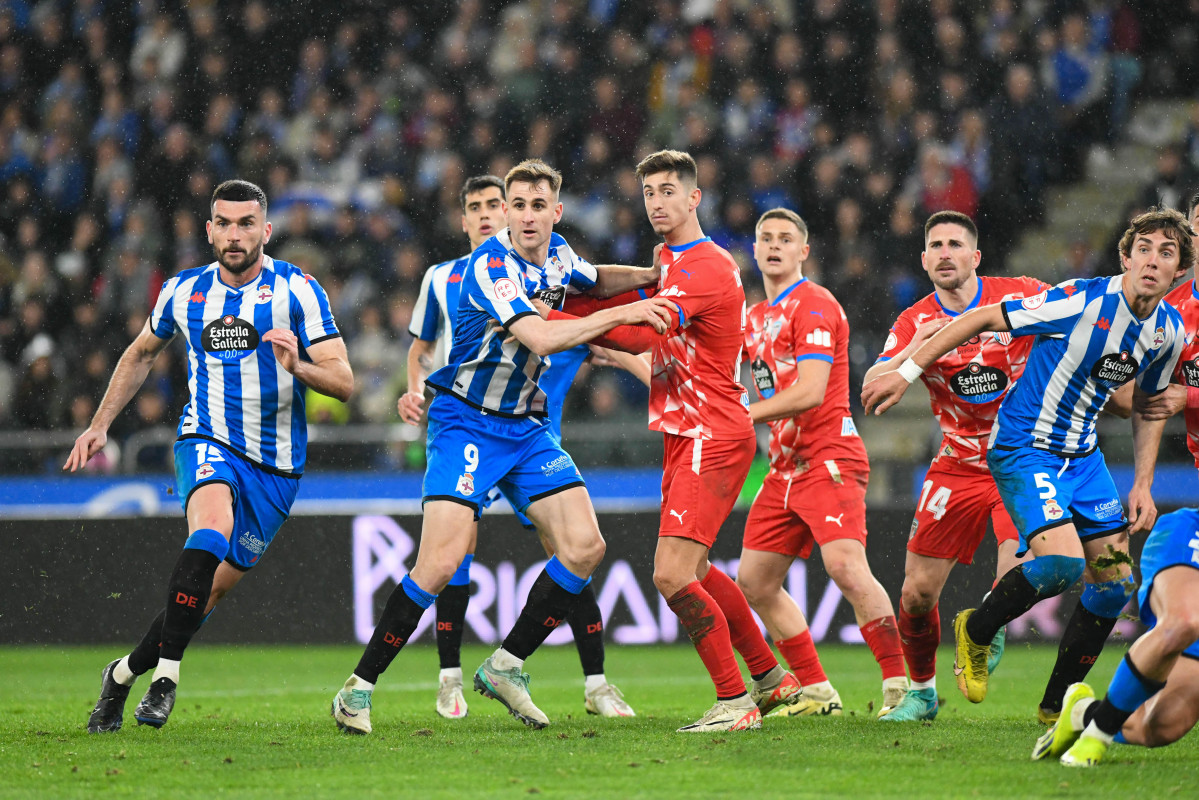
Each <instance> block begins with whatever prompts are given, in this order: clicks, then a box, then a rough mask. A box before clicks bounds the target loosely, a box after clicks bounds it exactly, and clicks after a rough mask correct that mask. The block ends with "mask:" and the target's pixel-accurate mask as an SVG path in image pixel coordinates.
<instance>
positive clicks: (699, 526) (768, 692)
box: [550, 150, 800, 733]
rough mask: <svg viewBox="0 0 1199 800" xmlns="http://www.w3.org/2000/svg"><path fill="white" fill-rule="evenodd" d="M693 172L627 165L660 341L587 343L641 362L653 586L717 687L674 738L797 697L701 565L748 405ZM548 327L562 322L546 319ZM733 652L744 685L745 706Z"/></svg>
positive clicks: (724, 275)
mask: <svg viewBox="0 0 1199 800" xmlns="http://www.w3.org/2000/svg"><path fill="white" fill-rule="evenodd" d="M696 172H697V170H696V166H695V161H694V159H692V157H691V156H690V155H688V154H687V153H683V152H680V151H677V150H661V151H658V152H656V153H652V154H651V155H649V156H647V157H646V158H645V159H643V160H642V161H641V163H640V164H638V165H637V177H638V178H639V179H640V180H641V187H642V195H643V197H644V200H645V210H646V213H647V215H648V216H649V221H650V225H651V226H652V227H653V229H654V232H655V233H657V234H658V235H660V236H662V237H663V238H664V239H665V246H663V247H661V250H660V255H659V258H660V260H661V264H662V277H661V279H660V281H659V290H658V294H657V296H656V297H655V298H654V299H655V300H659V301H661V300H662V299H665V300H666V301H668V302H669V308H670V309H671V317H670V323H669V324H670V330H669V332H667V333H666V334H665V335H655V334H652V333H650V332H646V331H644V330H641V329H638V330H629V329H627V328H621V329H618V330H616V331H613V332H612V333H611V334H610V335H609V336H601V337H598V338H597V339H596V343H597V344H600V345H603V346H606V347H612V348H615V349H619V350H623V351H625V352H630V353H636V354H640V353H642V352H645V351H646V350H650V351H652V374H651V378H650V400H649V417H650V428H651V429H653V430H657V431H661V432H662V437H663V444H664V448H665V453H664V465H663V474H662V508H661V516H660V518H659V531H658V537H659V538H658V547H657V551H656V552H655V554H654V585H655V586H657V587H658V591H659V592H661V593H662V596H663V597H664V598H666V601H667V605H668V606H669V607H670V609H671V610H672V611H673V612H674V613H675V614H677V615H678V617H679V621H680V622H681V623H682V625H683V629H684V630H686V631H687V635H688V636H689V637H690V638H691V642H692V644H693V645H695V649H696V651H698V653H699V657H700V659H701V660H702V661H703V664H704V666H705V667H706V668H707V670H708V673H709V675H710V676H711V677H712V682H713V683H714V684H715V686H716V703H715V704H714V705H713V706H712V708H711V709H709V710H708V712H707V713H706V714H704V715H703V716H702V717H701V718H700V719H699V720H697V721H696V722H694V723H692V724H690V725H684V726H683V727H681V728H679V731H680V732H687V733H705V732H709V731H729V730H746V729H751V728H760V727H761V725H762V714H763V713H769V712H770V711H772V710H773V709H775V708H777V707H779V706H781V705H784V704H787V703H790V702H794V701H795V698H796V697H797V696H798V695H799V692H800V685H799V681H798V680H796V678H795V676H794V675H792V674H791V673H790V672H788V671H786V670H784V669H783V668H782V667H781V666H780V665H779V663H778V661H777V660H776V659H775V657H774V654H773V653H772V652H771V650H770V646H769V645H768V644H766V640H765V639H764V638H763V637H762V633H761V631H759V630H758V626H757V623H756V621H755V620H754V618H753V614H752V612H751V611H750V608H749V603H748V602H746V600H745V595H744V594H743V593H742V592H741V590H740V589H739V588H738V587H737V584H736V583H735V582H734V581H733V579H732V578H730V577H729V576H728V575H726V574H725V573H724V572H722V571H720V570H719V569H717V568H716V567H715V566H713V565H712V564H711V563H710V562H709V561H708V551H709V550H710V549H711V547H712V544H713V543H714V542H715V541H716V534H717V532H718V531H719V529H720V526H721V524H722V523H723V522H724V520H725V519H726V518H727V517H728V514H729V511H731V510H732V508H733V503H735V502H736V500H737V495H738V493H739V492H740V490H741V486H742V484H744V483H745V476H746V475H747V474H748V472H749V466H750V462H751V461H752V460H753V455H754V450H755V448H756V443H755V440H754V433H753V422H752V420H751V419H750V415H749V411H748V405H749V398H748V394H747V392H746V391H745V389H744V388H743V387H742V386H741V384H740V383H738V382H737V372H738V368H739V366H740V364H741V352H742V343H743V337H744V333H745V291H744V289H743V288H742V286H741V275H740V272H739V271H738V268H737V264H736V262H734V261H733V259H732V257H731V256H729V254H728V252H727V251H725V250H723V249H722V248H720V247H718V246H717V245H715V244H714V243H713V242H712V240H711V239H709V238H708V237H706V236H704V233H703V230H702V229H701V228H700V224H699V218H698V217H697V215H696V209H697V208H698V207H699V203H700V200H701V197H702V192H701V191H700V189H699V187H698V186H697V184H696ZM643 302H649V301H643ZM596 313H603V312H596ZM557 316H567V315H565V314H562V313H561V312H559V313H558V314H557V315H556V314H551V315H550V317H551V319H554V318H556V317H557ZM734 648H736V650H737V652H739V653H740V654H741V656H742V658H744V659H745V663H746V666H748V667H749V671H750V673H751V675H752V676H753V681H754V684H753V693H752V694H750V693H749V692H747V691H746V686H745V681H744V679H743V678H742V677H741V671H740V669H739V668H738V666H737V658H736V656H735V655H734V653H733V650H734Z"/></svg>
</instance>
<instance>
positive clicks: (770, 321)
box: [762, 315, 783, 339]
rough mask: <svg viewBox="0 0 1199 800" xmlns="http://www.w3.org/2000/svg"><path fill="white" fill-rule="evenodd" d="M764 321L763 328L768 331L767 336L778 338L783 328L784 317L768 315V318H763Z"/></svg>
mask: <svg viewBox="0 0 1199 800" xmlns="http://www.w3.org/2000/svg"><path fill="white" fill-rule="evenodd" d="M762 322H763V325H762V330H764V331H766V336H767V337H769V338H771V339H777V338H778V335H779V331H781V330H782V329H783V320H782V318H781V317H780V318H778V319H775V318H774V317H772V316H770V315H767V316H766V319H764V320H762Z"/></svg>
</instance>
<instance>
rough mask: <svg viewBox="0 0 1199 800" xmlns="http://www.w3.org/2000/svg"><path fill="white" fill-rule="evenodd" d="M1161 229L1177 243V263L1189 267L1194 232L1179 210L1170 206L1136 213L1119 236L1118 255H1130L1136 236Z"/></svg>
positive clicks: (1193, 259) (1126, 256)
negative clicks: (1126, 228)
mask: <svg viewBox="0 0 1199 800" xmlns="http://www.w3.org/2000/svg"><path fill="white" fill-rule="evenodd" d="M1156 231H1161V232H1162V233H1164V234H1165V236H1166V238H1167V239H1173V240H1174V241H1175V242H1177V243H1178V263H1179V264H1181V265H1182V268H1183V269H1190V268H1191V267H1192V266H1194V263H1195V243H1194V242H1193V241H1192V240H1191V237H1192V236H1194V235H1195V232H1194V231H1193V230H1191V224H1190V223H1189V222H1187V218H1186V217H1184V216H1183V215H1182V212H1181V211H1175V210H1174V209H1172V208H1151V209H1149V210H1148V211H1146V212H1145V213H1144V214H1138V215H1137V216H1135V217H1133V218H1132V221H1131V222H1130V223H1128V230H1126V231H1124V235H1123V236H1121V237H1120V255H1122V256H1124V257H1125V258H1131V257H1132V243H1133V241H1134V240H1135V239H1136V238H1137V237H1138V236H1145V235H1146V234H1150V233H1154V232H1156Z"/></svg>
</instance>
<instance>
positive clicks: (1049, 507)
mask: <svg viewBox="0 0 1199 800" xmlns="http://www.w3.org/2000/svg"><path fill="white" fill-rule="evenodd" d="M1041 510H1042V511H1044V512H1045V519H1047V520H1055V519H1061V518H1062V515H1063V514H1064V513H1065V512H1064V511H1062V507H1061V506H1060V505H1058V502H1057V501H1056V500H1054V499H1052V498H1050V499H1049V500H1046V501H1045V504H1044V505H1043V506H1041Z"/></svg>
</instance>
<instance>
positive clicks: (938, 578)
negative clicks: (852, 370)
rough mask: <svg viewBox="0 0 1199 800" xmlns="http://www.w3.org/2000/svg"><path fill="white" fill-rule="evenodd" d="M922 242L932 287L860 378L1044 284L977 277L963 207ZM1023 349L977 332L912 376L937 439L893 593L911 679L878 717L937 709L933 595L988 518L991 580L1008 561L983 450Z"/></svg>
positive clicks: (1007, 524) (1008, 339)
mask: <svg viewBox="0 0 1199 800" xmlns="http://www.w3.org/2000/svg"><path fill="white" fill-rule="evenodd" d="M924 241H925V248H924V252H922V253H921V255H920V260H921V264H922V265H923V266H924V271H925V272H927V273H928V276H929V279H930V280H932V282H933V288H934V291H933V293H932V294H929V295H927V296H926V297H924V298H922V299H921V300H919V301H918V302H916V303H915V304H914V305H912V306H911V307H910V308H908V309H906V310H905V311H904V312H903V313H902V314H900V315H899V318H898V319H897V320H896V321H895V324H894V325H892V326H891V333H890V334H889V335H888V336H887V342H886V344H885V345H884V347H883V352H882V353H881V354H880V355H879V357H878V361H877V362H876V363H875V364H874V366H872V367H871V368H870V369H869V370H868V371H867V372H866V376H865V380H864V383H869V382H870V381H871V380H872V379H874V378H876V377H878V376H879V375H883V374H885V373H888V372H892V371H894V370H895V369H896V368H897V367H898V366H899V365H900V364H901V363H903V361H904V360H905V359H907V357H908V356H910V355H911V354H912V353H913V352H915V351H916V349H917V348H918V347H919V346H920V345H921V344H923V343H924V342H925V341H926V340H927V339H928V337H930V336H932V335H933V334H934V333H935V332H936V331H938V330H939V329H940V328H942V327H943V326H944V325H945V324H946V323H947V322H948V321H950V320H952V319H956V318H957V317H959V316H960V315H962V314H964V313H965V312H967V311H969V310H971V309H974V308H978V307H979V306H985V305H990V304H991V303H995V302H999V301H1001V300H1010V299H1013V298H1022V297H1026V296H1029V295H1035V294H1040V293H1041V292H1043V291H1045V290H1046V289H1048V288H1049V286H1048V285H1047V284H1044V283H1042V282H1041V281H1038V280H1034V279H1032V278H996V277H985V276H980V275H978V274H977V272H976V271H977V269H978V265H979V263H980V262H981V261H982V253H981V252H980V251H979V249H978V228H977V227H975V224H974V220H972V219H970V217H968V216H966V215H965V214H961V213H958V212H956V211H938V212H937V213H935V214H933V215H932V216H930V217H929V218H928V221H927V222H926V223H925V225H924ZM1031 347H1032V338H1031V337H1027V336H1022V337H1012V335H1011V334H1010V333H992V334H985V335H982V336H980V337H979V338H978V339H977V340H975V339H971V340H970V341H968V342H966V343H965V344H964V345H962V346H961V347H958V348H956V349H954V350H952V351H950V352H949V353H947V354H946V355H944V356H942V357H941V358H939V359H937V360H936V361H934V362H933V363H932V364H931V365H930V366H929V368H928V370H926V371H925V372H924V373H923V374H922V375H921V376H920V378H921V380H923V381H924V385H925V386H926V387H927V388H928V393H929V402H930V404H931V406H932V410H933V414H934V415H935V416H936V417H937V421H938V422H939V423H940V425H941V432H942V434H943V438H942V440H941V445H940V447H938V448H937V455H936V457H935V458H934V459H933V463H932V466H931V467H929V470H928V473H927V475H926V476H925V480H924V487H923V489H922V491H921V493H920V502H919V503H918V504H917V506H916V514H915V516H914V518H913V519H912V530H911V534H910V535H909V536H908V553H907V560H906V563H905V564H904V578H903V590H902V593H901V595H900V601H899V634H900V639H901V641H902V642H903V654H904V659H905V660H906V661H907V665H908V671H909V672H910V674H911V678H912V686H911V689H910V690H909V691H908V694H907V696H905V697H904V699H903V702H901V703H900V704H899V705H898V706H896V707H895V708H894V709H892V710H891V711H890V712H889V713H887V714H886V715H884V716H883V717H882V719H884V720H887V721H891V722H909V721H915V720H925V719H934V718H935V717H936V716H937V685H936V674H937V645H938V644H940V642H941V615H940V612H939V610H938V608H937V603H938V600H939V598H940V596H941V590H942V589H944V588H945V581H946V580H948V578H949V573H950V571H951V570H952V569H953V566H954V564H955V563H960V564H970V563H971V562H972V561H973V560H974V552H975V551H976V550H977V549H978V546H979V545H980V544H981V543H982V540H983V537H984V536H985V535H986V532H987V521H988V519H989V520H990V521H991V525H992V527H993V529H994V532H995V539H996V541H997V542H998V552H999V556H998V561H997V563H996V569H995V575H996V579H998V578H999V577H1000V576H1002V575H1003V574H1004V573H1006V572H1007V571H1008V570H1009V569H1011V568H1012V567H1013V566H1015V564H1016V545H1017V542H1018V538H1019V537H1018V536H1017V535H1016V528H1015V526H1014V525H1013V524H1012V519H1011V516H1010V515H1009V514H1008V512H1007V509H1005V508H1004V506H1003V501H1002V500H1001V499H1000V497H999V490H998V489H996V488H995V481H994V480H993V479H992V478H991V473H990V470H988V469H987V461H986V451H987V438H988V437H989V436H990V435H991V426H992V425H993V424H994V422H995V415H996V413H997V412H998V411H999V404H1000V403H1001V402H1002V400H1003V397H1004V395H1005V394H1006V393H1007V391H1008V389H1009V388H1010V387H1011V385H1012V384H1013V383H1015V382H1016V379H1017V378H1019V377H1020V375H1021V374H1022V373H1023V372H1024V365H1025V362H1026V361H1027V359H1028V351H1029V349H1030V348H1031ZM1004 632H1005V629H1004V628H1000V629H999V632H998V633H997V634H996V635H995V639H994V640H993V641H992V642H991V658H990V663H989V664H988V669H989V670H992V671H993V670H994V665H995V664H997V663H998V659H999V656H1000V655H1001V654H1002V652H1003V640H1004ZM801 680H802V676H801ZM804 690H805V692H806V691H807V687H805V688H804Z"/></svg>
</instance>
